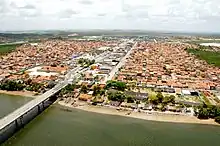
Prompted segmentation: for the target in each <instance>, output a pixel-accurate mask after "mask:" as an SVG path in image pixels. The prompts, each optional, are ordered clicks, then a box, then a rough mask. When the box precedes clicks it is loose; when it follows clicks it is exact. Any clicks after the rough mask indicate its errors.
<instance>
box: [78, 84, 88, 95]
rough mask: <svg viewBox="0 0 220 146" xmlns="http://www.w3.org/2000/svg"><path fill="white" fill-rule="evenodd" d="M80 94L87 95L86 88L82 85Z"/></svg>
mask: <svg viewBox="0 0 220 146" xmlns="http://www.w3.org/2000/svg"><path fill="white" fill-rule="evenodd" d="M80 91H81V92H82V93H85V94H86V93H87V92H88V87H87V86H85V85H82V87H81V90H80Z"/></svg>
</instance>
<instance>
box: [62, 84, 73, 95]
mask: <svg viewBox="0 0 220 146" xmlns="http://www.w3.org/2000/svg"><path fill="white" fill-rule="evenodd" d="M75 87H76V85H75V84H68V85H67V86H66V87H65V88H63V89H62V90H61V92H60V93H61V94H62V95H63V94H68V93H71V92H72V91H73V90H74V89H75Z"/></svg>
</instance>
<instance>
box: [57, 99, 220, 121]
mask: <svg viewBox="0 0 220 146" xmlns="http://www.w3.org/2000/svg"><path fill="white" fill-rule="evenodd" d="M58 104H60V105H62V106H65V107H69V108H75V109H80V110H83V111H88V112H94V113H100V114H107V115H117V116H124V117H130V118H137V119H143V120H150V121H160V122H173V123H192V124H209V125H219V124H217V123H216V122H215V121H214V120H213V119H208V120H200V119H198V118H196V117H195V116H190V115H186V114H171V113H162V112H150V111H149V112H147V113H143V112H135V111H124V110H117V108H113V107H104V106H93V105H88V104H87V103H85V104H81V105H71V104H69V103H65V102H64V101H59V102H58ZM161 113H162V114H161Z"/></svg>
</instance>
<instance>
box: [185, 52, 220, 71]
mask: <svg viewBox="0 0 220 146" xmlns="http://www.w3.org/2000/svg"><path fill="white" fill-rule="evenodd" d="M187 51H188V52H189V53H191V54H194V55H196V56H197V57H198V58H199V59H202V60H205V61H206V62H207V63H208V64H212V65H214V66H217V67H220V52H213V51H207V50H199V49H187Z"/></svg>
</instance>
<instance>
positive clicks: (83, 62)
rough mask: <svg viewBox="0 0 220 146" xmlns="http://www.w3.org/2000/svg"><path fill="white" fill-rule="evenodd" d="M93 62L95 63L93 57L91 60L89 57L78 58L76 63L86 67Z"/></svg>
mask: <svg viewBox="0 0 220 146" xmlns="http://www.w3.org/2000/svg"><path fill="white" fill-rule="evenodd" d="M94 63H95V60H94V59H93V60H89V59H84V58H80V59H79V60H78V64H80V65H81V66H86V67H88V66H90V65H92V64H94Z"/></svg>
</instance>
